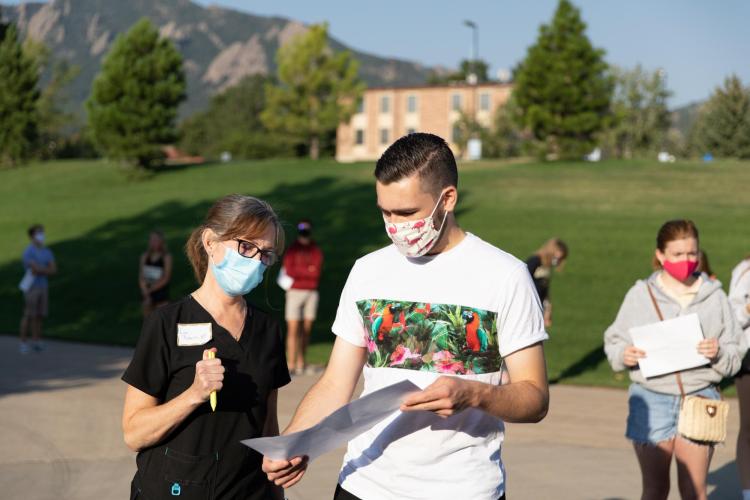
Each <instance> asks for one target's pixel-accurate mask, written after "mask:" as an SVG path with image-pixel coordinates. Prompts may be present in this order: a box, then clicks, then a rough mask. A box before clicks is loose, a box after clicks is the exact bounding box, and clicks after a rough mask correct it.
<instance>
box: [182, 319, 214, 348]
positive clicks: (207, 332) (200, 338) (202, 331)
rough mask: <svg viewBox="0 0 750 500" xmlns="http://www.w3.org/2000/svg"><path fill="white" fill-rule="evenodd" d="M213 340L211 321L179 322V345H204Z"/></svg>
mask: <svg viewBox="0 0 750 500" xmlns="http://www.w3.org/2000/svg"><path fill="white" fill-rule="evenodd" d="M209 340H211V323H177V345H179V346H190V345H203V344H205V343H206V342H208V341H209Z"/></svg>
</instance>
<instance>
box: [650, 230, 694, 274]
mask: <svg viewBox="0 0 750 500" xmlns="http://www.w3.org/2000/svg"><path fill="white" fill-rule="evenodd" d="M685 238H695V239H696V240H697V241H698V242H699V243H700V240H699V239H698V228H697V227H696V225H695V223H694V222H693V221H691V220H688V219H676V220H670V221H667V222H665V223H664V224H663V225H662V226H661V228H659V232H658V233H657V234H656V248H658V249H659V250H661V251H662V252H663V251H664V250H665V249H666V248H667V244H668V243H669V242H670V241H676V240H682V239H685ZM651 265H652V266H653V268H654V270H656V271H658V270H659V269H661V262H659V259H657V258H656V255H654V258H653V259H652V261H651Z"/></svg>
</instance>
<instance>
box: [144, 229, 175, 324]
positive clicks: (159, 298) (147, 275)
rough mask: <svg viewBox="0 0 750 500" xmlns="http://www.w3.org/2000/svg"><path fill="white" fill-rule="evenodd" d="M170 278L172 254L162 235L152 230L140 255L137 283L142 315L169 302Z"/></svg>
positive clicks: (146, 314)
mask: <svg viewBox="0 0 750 500" xmlns="http://www.w3.org/2000/svg"><path fill="white" fill-rule="evenodd" d="M171 278H172V255H171V254H170V253H169V251H168V250H167V244H166V241H165V239H164V235H163V234H162V233H161V232H160V231H152V232H151V234H150V236H149V240H148V249H146V251H145V252H144V253H143V255H141V265H140V271H139V274H138V284H139V286H140V289H141V296H142V297H143V315H144V316H148V315H149V314H150V313H151V312H152V311H153V310H154V309H156V308H157V307H159V306H163V305H165V304H166V303H168V302H169V282H170V280H171Z"/></svg>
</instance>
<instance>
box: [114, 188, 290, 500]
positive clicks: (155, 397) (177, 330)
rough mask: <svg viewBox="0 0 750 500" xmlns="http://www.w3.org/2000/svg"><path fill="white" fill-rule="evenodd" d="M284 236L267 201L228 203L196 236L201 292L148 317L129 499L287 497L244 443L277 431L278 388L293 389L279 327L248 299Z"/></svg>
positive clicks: (135, 365) (129, 399)
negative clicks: (289, 386) (288, 387)
mask: <svg viewBox="0 0 750 500" xmlns="http://www.w3.org/2000/svg"><path fill="white" fill-rule="evenodd" d="M283 234H284V233H283V230H282V228H281V224H280V223H279V219H278V217H277V216H276V214H275V213H274V212H273V209H272V208H271V207H270V205H268V204H267V203H266V202H264V201H262V200H259V199H257V198H252V197H249V196H241V195H231V196H227V197H225V198H222V199H220V200H219V201H217V202H216V204H214V206H213V207H211V209H210V210H209V211H208V215H207V216H206V220H205V221H204V223H203V224H202V225H201V226H200V227H198V228H197V229H196V230H195V231H194V232H193V233H192V235H191V236H190V239H189V240H188V242H187V246H186V250H187V254H188V258H189V259H190V262H191V264H192V266H193V269H194V271H195V275H196V278H197V279H198V281H199V283H201V286H200V287H199V288H198V289H197V290H196V291H194V292H193V293H192V294H191V295H190V296H188V297H186V298H184V299H182V300H180V301H178V302H176V303H173V304H170V305H168V306H164V307H162V308H160V309H157V310H156V311H155V312H153V313H152V314H151V315H150V316H149V317H148V318H146V321H145V323H144V326H143V331H142V332H141V336H140V339H139V340H138V344H137V346H136V349H135V354H134V355H133V360H132V361H131V363H130V366H129V367H128V368H127V370H126V371H125V374H124V375H123V377H122V379H123V380H124V381H125V382H126V383H127V384H128V388H127V393H126V395H125V406H124V409H123V417H122V426H123V433H124V437H125V443H126V444H127V445H128V447H130V448H131V449H132V450H134V451H137V452H138V456H137V459H136V462H137V465H138V470H137V472H136V474H135V477H134V478H133V483H132V487H131V498H138V499H153V500H158V499H166V498H169V499H175V498H179V499H188V500H192V499H200V500H207V499H242V500H245V499H264V500H265V499H268V498H283V494H282V491H281V489H280V488H277V487H275V486H274V485H273V484H272V483H270V482H269V481H268V480H267V479H266V475H265V474H264V473H263V472H262V471H261V462H262V457H261V455H260V454H258V453H257V452H255V451H253V450H251V449H250V448H247V447H246V446H244V445H242V444H240V440H242V439H247V438H253V437H260V436H274V435H277V434H278V422H277V419H276V394H277V389H278V388H279V387H281V386H283V385H286V384H287V383H288V382H289V372H288V371H287V365H286V359H285V356H284V346H283V343H282V336H281V331H280V328H279V325H278V323H277V322H276V321H275V320H274V319H272V318H271V317H269V316H268V315H266V314H265V313H263V312H262V311H259V310H258V309H256V308H254V307H252V306H251V305H249V304H247V302H245V299H244V298H243V295H245V294H247V293H248V292H250V290H252V289H253V288H254V287H255V286H257V285H258V284H259V283H260V282H261V281H262V279H263V272H264V271H265V269H266V268H267V267H269V266H271V265H273V263H274V262H275V261H276V260H277V258H278V257H277V256H278V253H279V252H280V250H281V249H282V248H283V245H284V243H283ZM211 353H213V355H215V359H211V356H212V355H211ZM213 391H216V398H215V401H216V409H215V411H213V410H212V408H211V406H212V405H211V401H212V400H213V399H214V398H212V397H211V393H212V392H213Z"/></svg>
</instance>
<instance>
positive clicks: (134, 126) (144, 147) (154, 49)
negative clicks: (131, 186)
mask: <svg viewBox="0 0 750 500" xmlns="http://www.w3.org/2000/svg"><path fill="white" fill-rule="evenodd" d="M184 99H185V75H184V73H183V71H182V57H181V56H180V54H179V52H177V50H176V49H175V48H174V46H173V45H172V43H171V42H170V41H169V40H167V39H165V38H160V37H159V33H158V31H157V30H156V28H155V27H154V26H153V25H152V24H151V22H150V21H149V20H148V19H141V20H140V21H138V22H137V23H136V24H135V25H133V27H132V28H131V29H130V30H129V31H128V32H127V33H126V34H125V35H121V36H119V37H118V38H117V40H115V43H114V45H113V46H112V49H111V50H110V52H109V53H108V54H107V56H106V58H105V60H104V62H103V64H102V70H101V72H100V73H99V75H98V76H97V78H96V80H95V81H94V84H93V87H92V92H91V96H90V97H89V100H88V102H87V103H86V109H87V111H88V116H89V126H90V128H91V132H92V136H93V139H94V142H95V143H96V145H97V147H98V148H99V149H100V150H101V151H102V152H103V153H104V154H105V155H107V156H108V157H109V158H112V159H118V160H124V161H127V162H129V163H131V164H134V165H137V166H140V167H151V166H154V165H155V164H156V163H157V162H158V160H160V159H162V158H163V153H162V147H163V146H164V145H165V144H168V143H171V142H173V141H175V140H176V138H177V130H176V127H175V120H176V117H177V107H178V106H179V104H180V103H181V102H182V101H183V100H184Z"/></svg>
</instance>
